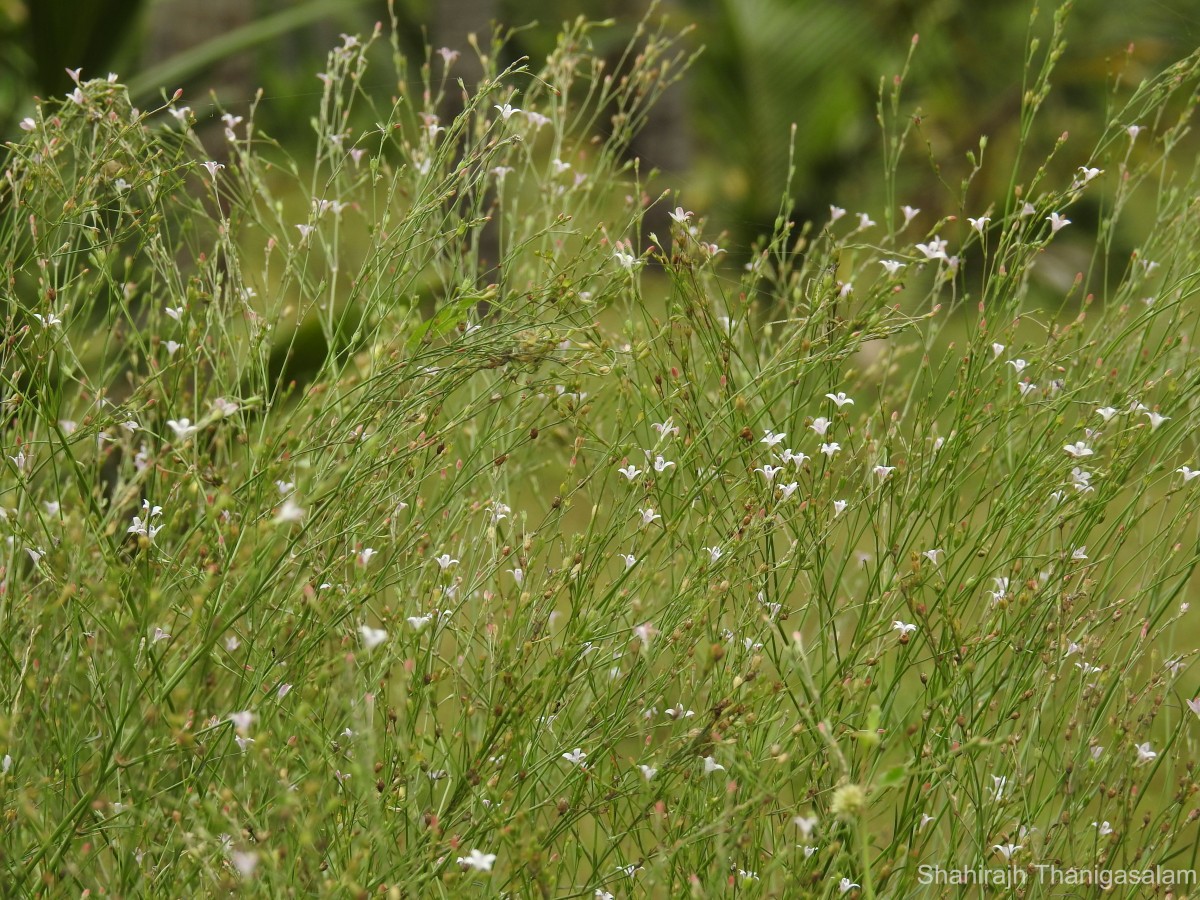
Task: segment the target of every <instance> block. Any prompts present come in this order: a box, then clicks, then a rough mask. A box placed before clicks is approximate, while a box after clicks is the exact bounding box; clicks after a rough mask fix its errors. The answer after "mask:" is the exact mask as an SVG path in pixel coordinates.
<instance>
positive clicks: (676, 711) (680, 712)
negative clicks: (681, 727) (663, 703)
mask: <svg viewBox="0 0 1200 900" xmlns="http://www.w3.org/2000/svg"><path fill="white" fill-rule="evenodd" d="M663 715H665V716H667V717H668V718H671V719H675V720H679V719H690V718H692V717H693V716H695V715H696V712H695V710H691V709H684V708H683V704H682V703H680V704H679V705H678V706H668V707H667V708H666V709H664V710H663Z"/></svg>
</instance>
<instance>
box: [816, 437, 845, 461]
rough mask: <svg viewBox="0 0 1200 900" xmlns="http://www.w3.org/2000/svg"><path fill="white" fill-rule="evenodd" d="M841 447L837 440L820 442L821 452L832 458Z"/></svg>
mask: <svg viewBox="0 0 1200 900" xmlns="http://www.w3.org/2000/svg"><path fill="white" fill-rule="evenodd" d="M841 449H842V445H841V444H839V443H838V442H837V441H834V442H833V443H832V444H822V445H821V452H822V453H824V454H825V455H826V456H828V457H829V458H830V459H832V458H833V455H834V454H835V453H837V452H838V451H839V450H841Z"/></svg>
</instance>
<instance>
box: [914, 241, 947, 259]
mask: <svg viewBox="0 0 1200 900" xmlns="http://www.w3.org/2000/svg"><path fill="white" fill-rule="evenodd" d="M948 243H949V241H943V240H940V239H939V238H938V236H937V235H934V236H933V239H932V240H931V241H930V242H929V243H928V244H917V249H918V250H920V251H921V252H922V253H923V254H925V258H926V259H941V260H946V261H949V257H948V256H946V244H948Z"/></svg>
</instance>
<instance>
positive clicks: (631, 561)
mask: <svg viewBox="0 0 1200 900" xmlns="http://www.w3.org/2000/svg"><path fill="white" fill-rule="evenodd" d="M617 555H618V556H620V557H621V559H623V560H625V569H626V571H628V570H629V569H632V568H633V567H634V565H635V564H636V563H637V557H636V556H634V555H633V554H632V553H619V554H617Z"/></svg>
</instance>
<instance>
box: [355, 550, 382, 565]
mask: <svg viewBox="0 0 1200 900" xmlns="http://www.w3.org/2000/svg"><path fill="white" fill-rule="evenodd" d="M378 552H379V551H378V550H376V549H375V548H374V547H366V548H364V549H363V550H361V551H360V552H359V554H358V564H359V565H360V566H366V565H369V564H370V562H371V557H372V556H374V555H375V554H376V553H378Z"/></svg>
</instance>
